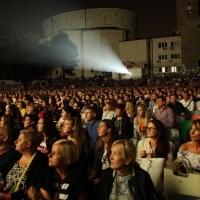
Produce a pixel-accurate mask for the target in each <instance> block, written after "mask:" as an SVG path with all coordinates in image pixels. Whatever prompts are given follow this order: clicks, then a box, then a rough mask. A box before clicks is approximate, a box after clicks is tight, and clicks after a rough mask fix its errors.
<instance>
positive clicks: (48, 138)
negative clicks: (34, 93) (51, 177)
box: [37, 112, 61, 154]
mask: <svg viewBox="0 0 200 200" xmlns="http://www.w3.org/2000/svg"><path fill="white" fill-rule="evenodd" d="M38 117H39V121H38V124H37V130H38V132H39V133H41V135H42V136H43V140H42V142H41V143H40V145H39V146H38V148H37V149H38V150H39V151H41V152H42V153H44V154H49V153H50V151H51V148H52V145H53V143H54V142H56V141H57V140H59V139H61V136H60V133H59V131H58V130H57V129H56V126H55V124H54V122H53V120H52V119H51V118H50V117H48V116H47V115H46V114H45V113H43V112H41V113H40V114H39V115H38Z"/></svg>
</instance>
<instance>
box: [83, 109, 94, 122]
mask: <svg viewBox="0 0 200 200" xmlns="http://www.w3.org/2000/svg"><path fill="white" fill-rule="evenodd" d="M96 118H97V108H96V107H94V106H88V107H87V108H86V109H85V119H86V120H87V121H90V122H92V121H94V120H95V119H96Z"/></svg>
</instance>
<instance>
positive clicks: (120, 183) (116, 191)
mask: <svg viewBox="0 0 200 200" xmlns="http://www.w3.org/2000/svg"><path fill="white" fill-rule="evenodd" d="M130 178H131V174H128V175H126V176H120V175H118V174H116V175H115V180H114V183H113V187H112V191H111V194H110V198H109V200H134V199H133V196H132V194H131V191H130V189H129V184H128V180H129V179H130Z"/></svg>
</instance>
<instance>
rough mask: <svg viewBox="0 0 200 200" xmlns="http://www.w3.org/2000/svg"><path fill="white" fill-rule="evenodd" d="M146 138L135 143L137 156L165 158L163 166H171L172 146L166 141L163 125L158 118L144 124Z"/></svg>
mask: <svg viewBox="0 0 200 200" xmlns="http://www.w3.org/2000/svg"><path fill="white" fill-rule="evenodd" d="M146 134H147V138H145V139H142V140H140V141H139V142H138V145H137V157H140V158H146V157H148V158H165V160H166V161H165V166H166V167H171V166H172V163H173V148H172V145H171V144H170V143H169V142H168V140H167V137H166V133H165V127H164V125H163V123H162V122H161V121H160V120H156V119H154V120H150V121H149V122H148V124H147V126H146Z"/></svg>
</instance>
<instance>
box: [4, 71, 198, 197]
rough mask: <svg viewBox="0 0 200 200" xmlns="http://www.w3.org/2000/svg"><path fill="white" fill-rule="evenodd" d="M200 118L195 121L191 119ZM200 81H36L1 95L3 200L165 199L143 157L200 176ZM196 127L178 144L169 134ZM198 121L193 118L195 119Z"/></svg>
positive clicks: (192, 78) (175, 78)
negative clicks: (180, 163)
mask: <svg viewBox="0 0 200 200" xmlns="http://www.w3.org/2000/svg"><path fill="white" fill-rule="evenodd" d="M194 115H196V118H192V116H194ZM198 116H200V85H199V77H198V76H183V75H176V76H175V75H174V76H160V77H143V78H141V79H128V80H113V79H111V78H106V77H95V78H75V79H65V80H58V79H57V80H50V81H45V82H38V83H36V84H35V85H33V86H31V87H23V88H22V87H19V88H12V89H9V90H6V89H2V90H1V91H0V173H1V174H2V178H3V184H1V182H2V181H1V180H0V189H1V191H0V200H1V199H2V200H3V199H5V200H8V199H11V200H15V199H16V200H19V199H31V200H40V199H43V200H51V199H52V200H58V199H60V200H65V199H68V200H76V199H77V200H96V199H99V200H100V199H101V200H107V199H108V200H114V199H119V200H122V199H126V200H129V199H130V200H131V199H137V200H140V199H141V200H153V199H154V200H155V199H160V198H161V196H160V194H161V193H162V192H163V181H164V180H163V178H162V177H160V180H159V185H158V187H157V186H155V184H154V182H152V180H151V177H150V175H149V173H148V172H146V171H145V170H143V169H141V167H140V165H139V163H138V162H137V158H163V159H164V167H171V166H172V163H173V161H174V160H175V159H176V158H177V157H185V158H186V159H187V160H189V161H190V163H191V167H192V170H193V171H195V172H200V164H199V159H200V151H199V149H200V117H199V118H198ZM180 118H181V119H182V121H181V122H183V121H184V120H186V119H187V120H189V121H190V125H189V127H188V129H187V130H186V134H187V135H185V136H184V137H182V138H181V137H180V140H179V144H180V145H179V146H178V147H177V146H175V144H174V143H173V141H170V137H169V135H168V134H169V133H170V130H172V129H176V130H177V131H180V129H181V123H180V120H178V119H180ZM191 119H192V120H191ZM163 198H164V197H163Z"/></svg>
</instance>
